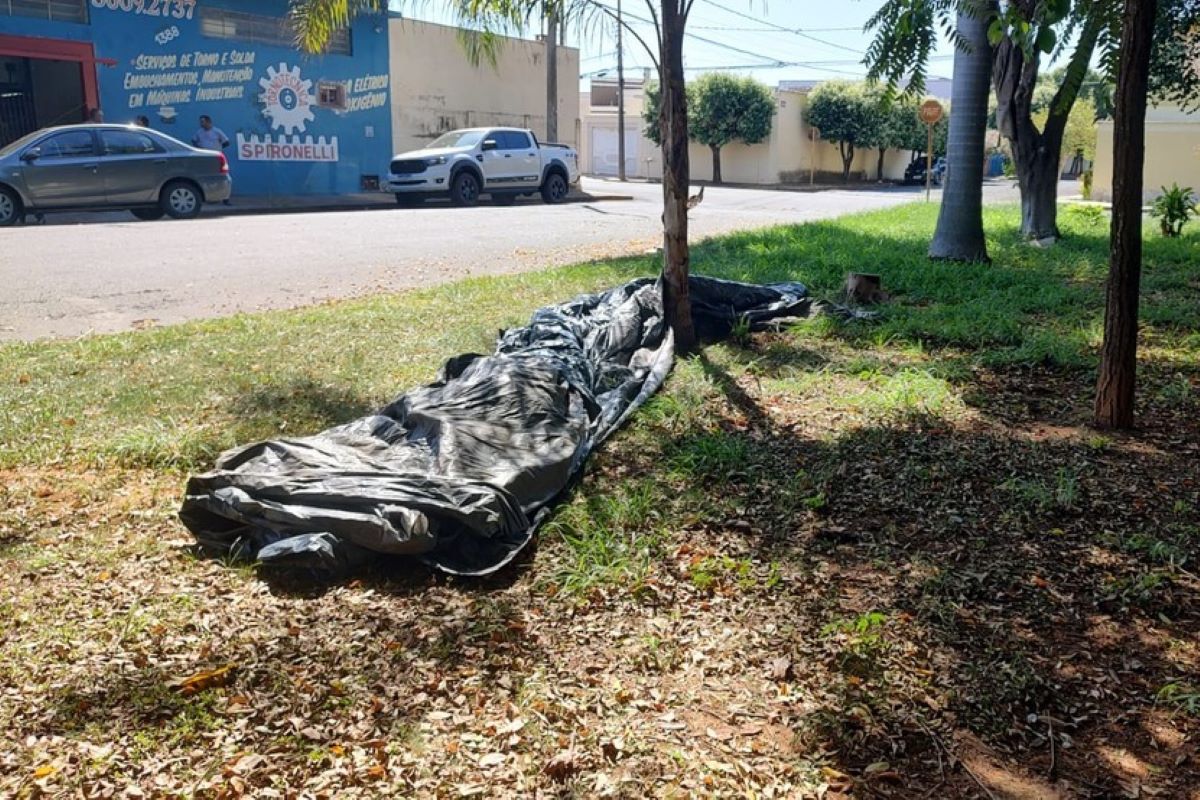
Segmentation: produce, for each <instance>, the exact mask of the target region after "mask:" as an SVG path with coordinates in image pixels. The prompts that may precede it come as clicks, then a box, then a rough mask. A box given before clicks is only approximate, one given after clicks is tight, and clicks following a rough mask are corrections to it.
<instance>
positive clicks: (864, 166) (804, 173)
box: [580, 86, 911, 184]
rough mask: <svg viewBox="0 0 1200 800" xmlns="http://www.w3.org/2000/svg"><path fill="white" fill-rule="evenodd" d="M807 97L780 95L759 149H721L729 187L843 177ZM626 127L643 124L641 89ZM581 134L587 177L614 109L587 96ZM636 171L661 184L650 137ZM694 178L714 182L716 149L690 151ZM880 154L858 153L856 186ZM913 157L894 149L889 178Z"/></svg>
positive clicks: (629, 94) (887, 162)
mask: <svg viewBox="0 0 1200 800" xmlns="http://www.w3.org/2000/svg"><path fill="white" fill-rule="evenodd" d="M807 105H808V95H807V93H806V92H787V91H779V90H776V92H775V118H774V119H773V120H772V125H771V135H770V136H769V137H768V138H767V140H766V141H764V142H761V143H759V144H754V145H747V144H742V143H734V144H729V145H726V146H725V147H723V148H721V177H722V179H723V180H724V181H725V182H726V183H750V184H776V183H781V182H791V183H807V182H808V179H809V176H808V171H809V169H810V166H813V167H815V169H816V172H817V179H818V180H820V179H821V173H827V175H826V178H827V179H828V177H829V176H830V175H836V176H838V179H840V176H841V172H842V157H841V155H840V154H839V152H838V147H837V145H836V144H834V143H832V142H824V141H821V140H817V141H816V142H815V143H814V142H812V141H811V138H810V137H811V129H810V128H809V127H808V125H807V124H806V123H805V122H804V120H803V110H804V109H805V108H807ZM625 106H626V125H627V126H631V127H632V126H637V129H638V130H640V129H641V128H642V127H643V125H644V123H643V122H642V118H641V108H642V100H641V89H640V86H639V87H637V88H636V89H634V90H627V91H626V103H625ZM580 110H581V130H582V133H581V135H580V164H581V165H582V169H583V171H584V173H592V171H593V170H592V169H591V165H592V163H593V162H592V153H591V142H592V134H591V131H592V129H594V128H605V129H610V130H615V129H616V124H617V123H616V111H615V109H610V108H592V107H591V100H590V94H589V93H588V92H584V93H583V94H582V95H581V99H580ZM636 149H637V151H638V159H637V169H636V170H633V171H630V172H629V177H641V178H652V179H659V178H661V177H662V158H661V154H660V153H659V150H658V147H657V145H655V144H654V143H653V142H651V141H650V140H649V139H646V138H645V137H639V139H638V142H637V147H636ZM689 156H690V160H691V172H692V178H693V179H694V180H696V181H709V180H711V179H712V172H713V170H712V150H711V149H709V148H708V147H706V146H704V145H701V144H696V143H695V142H693V143H692V145H691V147H690V149H689ZM878 158H879V151H877V150H868V151H865V152H862V151H858V152H856V153H855V155H854V161H853V162H852V164H851V168H850V169H851V174H850V180H851V182H861V181H863V180H874V179H875V174H876V167H877V162H878ZM910 158H911V153H909V152H908V151H904V152H899V151H896V150H889V151H888V152H887V155H886V157H885V158H884V177H885V178H888V179H899V178H902V177H904V168H905V167H906V166H907V165H908V162H909V159H910Z"/></svg>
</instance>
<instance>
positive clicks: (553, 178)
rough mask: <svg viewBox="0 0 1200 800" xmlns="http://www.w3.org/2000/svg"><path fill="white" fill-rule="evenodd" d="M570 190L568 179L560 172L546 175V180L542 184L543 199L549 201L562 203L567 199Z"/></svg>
mask: <svg viewBox="0 0 1200 800" xmlns="http://www.w3.org/2000/svg"><path fill="white" fill-rule="evenodd" d="M569 191H570V187H569V186H567V179H566V178H564V177H563V176H562V175H561V174H560V173H558V172H551V173H550V174H549V175H547V176H546V182H545V183H543V184H542V199H543V200H545V201H546V202H547V203H552V204H553V203H561V202H562V201H563V200H566V199H567V192H569Z"/></svg>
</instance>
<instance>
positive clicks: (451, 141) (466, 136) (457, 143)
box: [426, 131, 483, 150]
mask: <svg viewBox="0 0 1200 800" xmlns="http://www.w3.org/2000/svg"><path fill="white" fill-rule="evenodd" d="M482 138H483V131H450V132H449V133H443V134H442V135H441V136H439V137H438V138H436V139H434V140H433V141H432V142H430V143H429V144H428V145H426V149H428V150H433V149H435V148H438V147H474V146H475V145H477V144H479V140H480V139H482Z"/></svg>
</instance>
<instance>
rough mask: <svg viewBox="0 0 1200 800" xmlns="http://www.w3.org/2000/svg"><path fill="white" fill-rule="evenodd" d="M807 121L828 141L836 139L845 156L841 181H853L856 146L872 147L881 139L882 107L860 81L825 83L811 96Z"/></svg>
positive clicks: (814, 90) (840, 150)
mask: <svg viewBox="0 0 1200 800" xmlns="http://www.w3.org/2000/svg"><path fill="white" fill-rule="evenodd" d="M805 117H806V120H807V121H808V124H809V125H811V126H812V127H814V128H816V129H817V130H819V131H820V132H821V138H822V139H824V140H825V141H827V142H836V143H837V146H838V152H839V153H840V154H841V157H842V182H843V183H849V181H850V164H851V163H852V162H853V161H854V151H855V148H857V147H873V146H875V143H876V142H878V141H879V139H880V131H879V129H880V127H881V124H882V121H881V118H880V114H879V106H878V104H877V103H876V102H874V101H873V100H872V99H871V98H870V97H869V96H868V95H867V92H866V91H865V89H864V87H863V86H862V85H861V84H854V83H850V82H848V81H829V82H828V83H823V84H821V85H820V86H818V87H817V88H816V89H813V91H812V93H811V94H809V96H808V111H807V113H806V115H805Z"/></svg>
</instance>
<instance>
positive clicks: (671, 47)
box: [659, 0, 696, 353]
mask: <svg viewBox="0 0 1200 800" xmlns="http://www.w3.org/2000/svg"><path fill="white" fill-rule="evenodd" d="M686 23H687V17H686V15H685V14H684V11H683V8H681V7H680V3H679V0H667V1H666V2H664V3H663V4H662V43H661V44H662V47H661V52H660V56H659V64H660V65H661V69H662V74H661V75H660V76H659V78H660V81H659V84H660V85H661V86H662V97H661V101H660V106H659V108H660V110H659V114H660V126H661V127H660V131H661V134H662V152H663V274H662V285H663V312H664V314H665V315H666V318H667V324H668V325H670V326H671V330H672V331H673V332H674V334H675V349H676V350H677V351H678V352H681V353H686V352H688V351H689V350H691V349H692V348H693V347H695V345H696V331H695V328H694V327H693V326H692V301H691V296H690V294H689V292H688V272H689V266H690V264H689V259H690V255H689V253H688V219H687V198H688V185H689V184H690V182H691V174H690V165H689V163H688V119H687V92H686V89H685V87H684V82H683V32H684V28H685V26H686Z"/></svg>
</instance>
